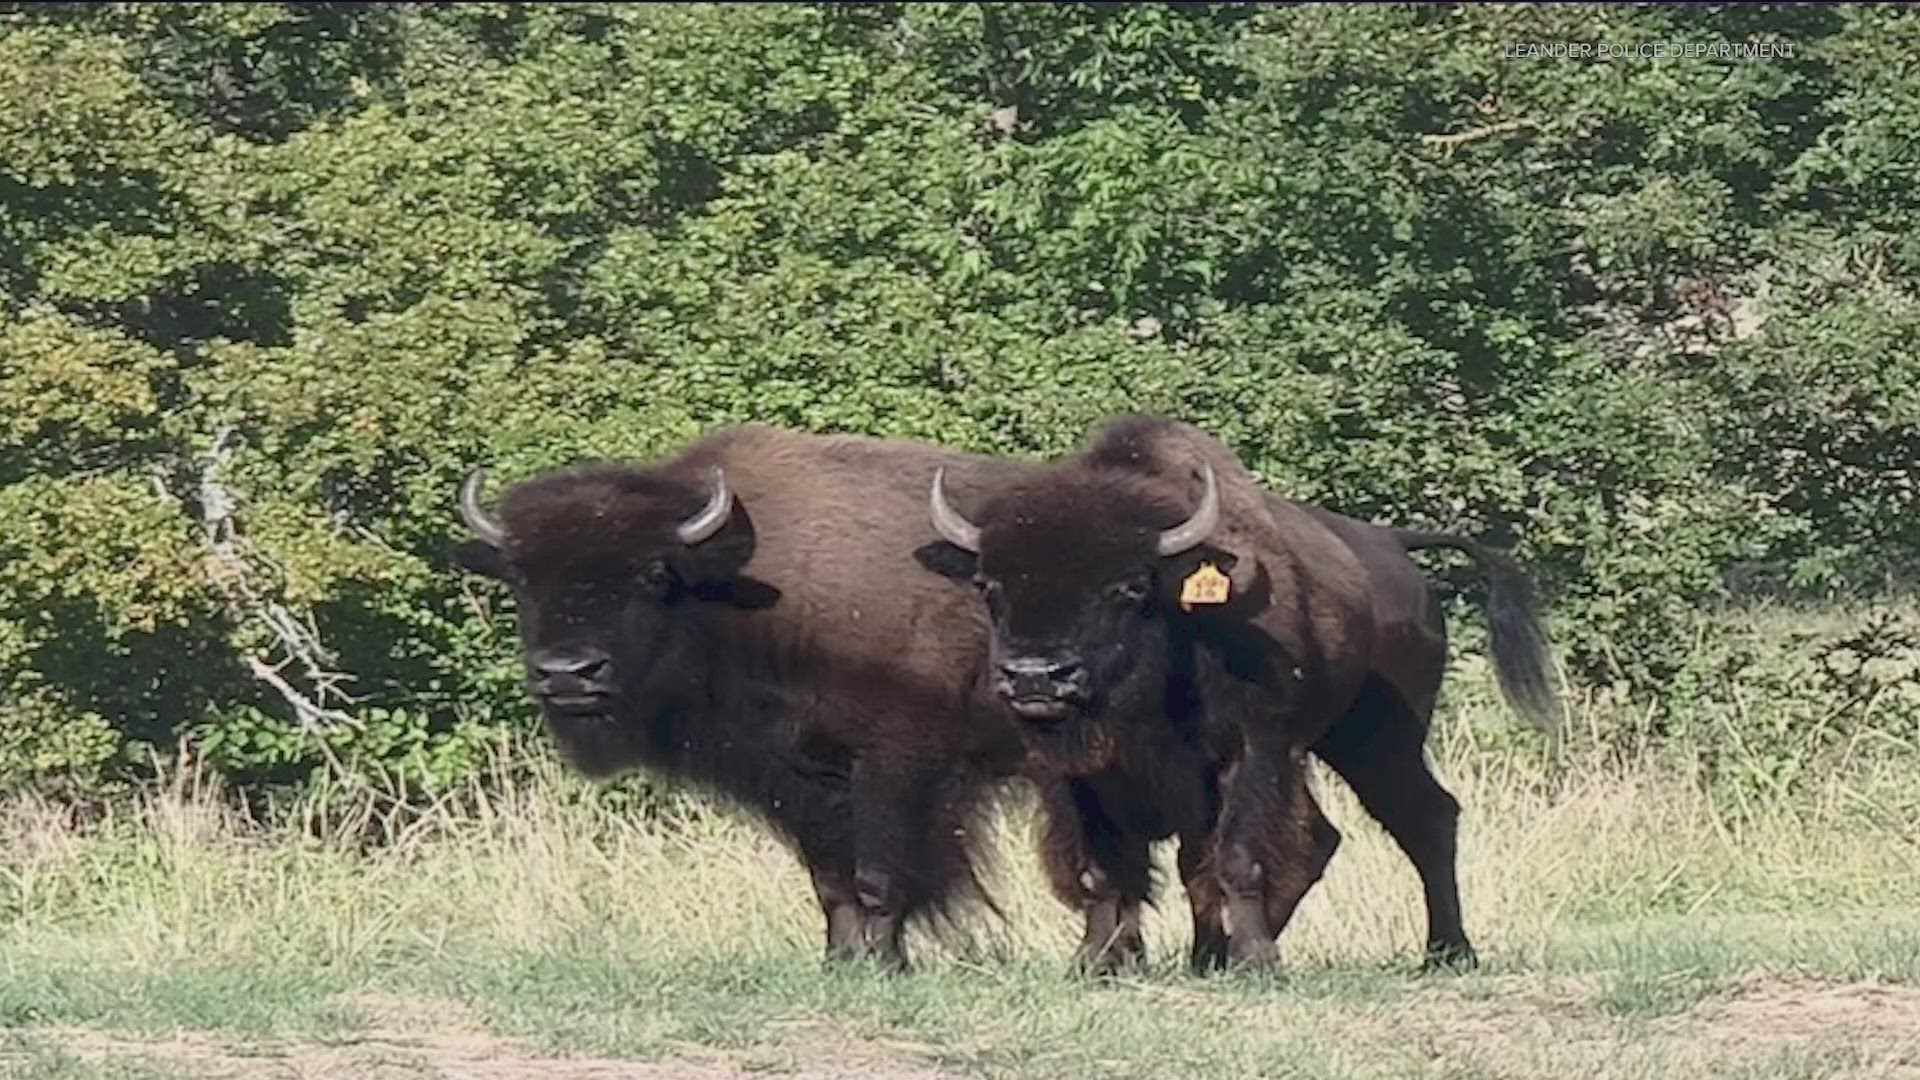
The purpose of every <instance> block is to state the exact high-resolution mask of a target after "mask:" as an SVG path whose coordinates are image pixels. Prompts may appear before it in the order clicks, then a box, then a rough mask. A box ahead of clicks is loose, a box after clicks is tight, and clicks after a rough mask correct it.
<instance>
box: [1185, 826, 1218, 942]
mask: <svg viewBox="0 0 1920 1080" xmlns="http://www.w3.org/2000/svg"><path fill="white" fill-rule="evenodd" d="M1212 842H1213V841H1212V837H1211V836H1210V835H1209V831H1208V830H1201V831H1195V832H1190V833H1182V834H1181V836H1180V881H1181V883H1182V884H1184V885H1185V886H1186V888H1187V904H1188V906H1189V907H1191V908H1192V909H1193V951H1192V952H1191V953H1190V954H1189V956H1188V962H1189V963H1190V964H1191V966H1192V968H1193V970H1194V971H1195V972H1196V973H1205V972H1208V971H1212V970H1215V969H1217V968H1222V967H1225V966H1226V964H1227V923H1226V896H1225V894H1223V893H1222V892H1221V891H1220V881H1219V878H1218V876H1217V875H1216V874H1215V873H1214V870H1213V861H1212V859H1211V857H1210V856H1211V853H1210V851H1209V848H1210V846H1211V844H1212Z"/></svg>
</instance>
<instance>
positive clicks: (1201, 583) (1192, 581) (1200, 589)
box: [1180, 562, 1233, 611]
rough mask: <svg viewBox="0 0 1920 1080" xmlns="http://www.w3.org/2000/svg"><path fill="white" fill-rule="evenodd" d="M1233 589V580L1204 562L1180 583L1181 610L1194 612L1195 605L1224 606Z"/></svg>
mask: <svg viewBox="0 0 1920 1080" xmlns="http://www.w3.org/2000/svg"><path fill="white" fill-rule="evenodd" d="M1232 588H1233V580H1232V579H1231V578H1229V577H1227V575H1225V574H1223V573H1221V572H1220V570H1219V568H1218V567H1216V566H1214V565H1213V564H1212V563H1210V562H1203V563H1201V564H1200V567H1199V569H1197V570H1195V571H1194V572H1193V573H1191V574H1188V575H1187V580H1185V581H1183V582H1181V583H1180V607H1181V610H1183V611H1192V610H1193V606H1194V605H1195V604H1224V603H1226V602H1227V593H1228V592H1229V591H1231V589H1232Z"/></svg>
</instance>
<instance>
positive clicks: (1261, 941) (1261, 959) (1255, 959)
mask: <svg viewBox="0 0 1920 1080" xmlns="http://www.w3.org/2000/svg"><path fill="white" fill-rule="evenodd" d="M1227 962H1228V963H1229V964H1230V965H1231V966H1233V967H1235V968H1241V969H1245V970H1249V971H1272V970H1274V969H1276V968H1278V967H1279V966H1280V947H1279V946H1278V945H1276V944H1274V943H1273V942H1271V941H1269V940H1267V939H1265V938H1255V939H1252V940H1248V939H1246V938H1231V939H1229V940H1228V942H1227Z"/></svg>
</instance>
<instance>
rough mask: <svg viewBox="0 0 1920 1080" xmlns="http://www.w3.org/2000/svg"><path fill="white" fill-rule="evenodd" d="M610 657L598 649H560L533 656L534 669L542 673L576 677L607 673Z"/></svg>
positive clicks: (594, 677)
mask: <svg viewBox="0 0 1920 1080" xmlns="http://www.w3.org/2000/svg"><path fill="white" fill-rule="evenodd" d="M610 659H611V658H610V657H608V656H607V654H606V653H603V652H600V651H599V650H597V649H581V650H577V651H573V650H569V651H564V652H563V651H560V650H554V651H551V652H544V653H541V654H539V655H537V656H535V657H534V658H533V669H534V671H536V672H538V673H539V674H540V675H542V676H544V677H547V678H552V677H554V676H572V677H573V678H576V679H587V680H591V679H598V678H600V677H601V676H603V675H605V674H606V672H607V666H608V664H609V662H610Z"/></svg>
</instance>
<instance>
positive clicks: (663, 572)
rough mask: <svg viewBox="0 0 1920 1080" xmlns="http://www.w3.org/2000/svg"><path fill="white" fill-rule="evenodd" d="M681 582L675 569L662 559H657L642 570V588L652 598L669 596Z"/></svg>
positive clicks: (640, 577) (640, 576) (640, 578)
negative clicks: (675, 573)
mask: <svg viewBox="0 0 1920 1080" xmlns="http://www.w3.org/2000/svg"><path fill="white" fill-rule="evenodd" d="M679 580H680V579H679V578H678V577H676V576H675V575H674V572H673V568H672V567H669V566H668V565H667V564H666V562H665V561H664V560H661V559H655V560H653V561H652V562H650V563H648V564H647V565H646V566H644V567H642V568H641V569H640V575H639V581H640V587H641V588H642V589H643V590H645V591H646V592H647V593H648V595H651V596H665V595H667V594H668V593H670V592H672V591H673V587H674V585H675V584H677V583H678V582H679Z"/></svg>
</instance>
